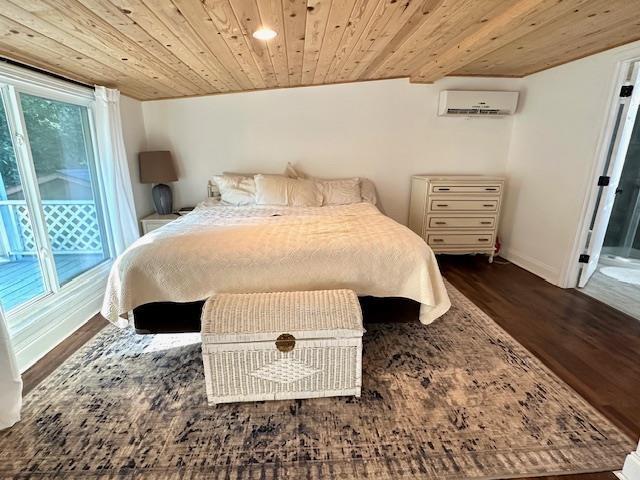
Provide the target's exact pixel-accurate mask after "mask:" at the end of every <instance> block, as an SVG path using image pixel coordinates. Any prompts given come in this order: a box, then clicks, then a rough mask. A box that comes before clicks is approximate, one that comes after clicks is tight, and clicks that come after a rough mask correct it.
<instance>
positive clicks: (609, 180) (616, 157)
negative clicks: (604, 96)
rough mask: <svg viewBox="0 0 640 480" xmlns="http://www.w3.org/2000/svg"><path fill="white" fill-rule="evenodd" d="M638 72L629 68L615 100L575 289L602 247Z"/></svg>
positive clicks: (636, 98) (633, 113)
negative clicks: (614, 110) (613, 116)
mask: <svg viewBox="0 0 640 480" xmlns="http://www.w3.org/2000/svg"><path fill="white" fill-rule="evenodd" d="M639 70H640V62H636V63H634V64H633V65H632V66H631V74H630V77H629V80H628V81H627V82H625V86H624V87H622V88H621V91H620V97H619V98H618V102H617V109H616V115H615V120H614V124H613V125H612V127H611V129H610V131H611V139H610V141H609V144H608V149H607V152H606V155H607V158H606V161H605V165H604V168H603V171H602V176H601V177H599V178H598V179H596V181H597V182H598V185H599V189H598V193H597V199H596V206H595V209H594V213H593V217H592V218H591V223H590V225H589V234H588V236H587V243H586V245H585V250H584V255H583V256H581V260H580V261H581V263H582V264H583V267H582V271H581V272H580V278H579V280H578V286H579V287H584V286H585V285H586V284H587V282H588V281H589V279H590V278H591V275H593V274H594V272H595V271H596V268H597V267H598V260H599V259H600V252H601V250H602V244H603V243H604V237H605V234H606V233H607V227H608V226H609V218H610V217H611V210H612V209H613V204H614V202H615V199H616V189H617V188H618V183H619V182H620V175H621V173H622V168H623V167H624V161H625V158H626V156H627V150H628V148H629V140H630V139H631V133H632V131H633V125H634V123H635V121H636V118H637V115H638V103H639V102H640V81H639V75H638V74H639ZM629 89H631V90H632V94H631V95H628V92H629Z"/></svg>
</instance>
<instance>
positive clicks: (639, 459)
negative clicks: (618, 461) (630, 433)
mask: <svg viewBox="0 0 640 480" xmlns="http://www.w3.org/2000/svg"><path fill="white" fill-rule="evenodd" d="M614 473H615V474H616V476H617V477H618V478H619V479H620V480H640V446H639V447H638V451H635V452H633V453H630V454H629V455H627V458H626V460H625V461H624V467H622V471H620V472H614Z"/></svg>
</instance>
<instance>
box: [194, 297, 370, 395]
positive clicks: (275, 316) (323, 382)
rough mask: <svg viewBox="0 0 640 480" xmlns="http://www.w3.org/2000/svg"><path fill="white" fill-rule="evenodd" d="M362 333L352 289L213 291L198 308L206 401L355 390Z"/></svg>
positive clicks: (354, 392) (358, 381)
mask: <svg viewBox="0 0 640 480" xmlns="http://www.w3.org/2000/svg"><path fill="white" fill-rule="evenodd" d="M363 332H364V330H363V328H362V312H361V310H360V304H359V303H358V298H357V296H356V294H355V293H354V292H352V291H351V290H321V291H311V292H278V293H250V294H220V295H217V296H215V297H212V298H210V299H209V300H207V302H206V303H205V306H204V309H203V311H202V356H203V361H204V372H205V384H206V389H207V397H208V400H209V404H210V405H215V404H217V403H227V402H245V401H256V400H283V399H293V398H312V397H330V396H338V395H355V396H357V397H359V396H360V388H361V380H362V378H361V375H362V334H363Z"/></svg>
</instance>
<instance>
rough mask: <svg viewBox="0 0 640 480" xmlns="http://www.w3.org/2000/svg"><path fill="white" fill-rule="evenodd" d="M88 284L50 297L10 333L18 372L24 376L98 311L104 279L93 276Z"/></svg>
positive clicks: (104, 277)
mask: <svg viewBox="0 0 640 480" xmlns="http://www.w3.org/2000/svg"><path fill="white" fill-rule="evenodd" d="M96 273H97V274H96V275H95V276H92V278H91V281H90V282H86V283H84V284H83V285H81V286H77V287H76V288H74V289H72V290H70V291H69V292H68V293H67V294H64V295H59V296H52V298H51V299H47V300H48V301H47V303H46V304H44V305H42V306H41V307H40V308H37V309H34V311H32V312H30V314H29V315H28V316H25V319H26V321H23V322H22V323H21V324H20V325H18V326H17V328H16V330H14V331H13V332H11V341H12V344H13V349H14V351H15V353H16V358H17V362H18V368H19V370H20V371H21V372H24V371H25V370H27V369H28V368H29V367H31V366H32V365H33V364H35V363H36V362H37V361H38V360H40V359H41V358H42V357H43V356H44V355H46V354H47V353H48V352H50V351H51V350H52V349H53V348H54V347H56V346H57V345H58V344H59V343H60V342H62V341H63V340H64V339H65V338H67V337H68V336H69V335H71V334H72V333H73V332H75V331H76V330H77V329H78V328H80V327H81V326H82V325H84V324H85V323H86V322H87V321H89V320H90V319H91V318H92V317H93V316H94V315H95V314H96V313H98V312H99V311H100V307H101V306H102V299H103V297H104V291H105V287H106V276H105V275H103V274H102V273H101V272H96Z"/></svg>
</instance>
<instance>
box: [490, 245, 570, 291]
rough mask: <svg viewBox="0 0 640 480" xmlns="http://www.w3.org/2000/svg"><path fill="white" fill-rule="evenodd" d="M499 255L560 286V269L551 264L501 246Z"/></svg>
mask: <svg viewBox="0 0 640 480" xmlns="http://www.w3.org/2000/svg"><path fill="white" fill-rule="evenodd" d="M500 256H501V257H503V258H506V259H507V260H509V261H510V262H511V263H514V264H516V265H518V266H519V267H522V268H524V269H525V270H527V271H529V272H531V273H533V274H534V275H537V276H539V277H541V278H543V279H545V280H546V281H547V282H549V283H552V284H553V285H556V286H559V287H561V286H562V285H561V279H560V271H559V270H558V269H557V268H555V267H552V266H551V265H547V264H546V263H544V262H541V261H540V260H537V259H535V258H533V257H530V256H528V255H525V254H523V253H521V252H518V251H516V250H513V249H511V248H503V249H502V250H501V251H500Z"/></svg>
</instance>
